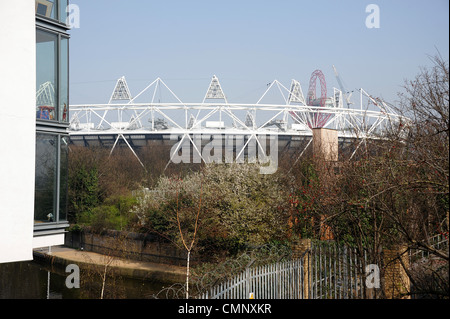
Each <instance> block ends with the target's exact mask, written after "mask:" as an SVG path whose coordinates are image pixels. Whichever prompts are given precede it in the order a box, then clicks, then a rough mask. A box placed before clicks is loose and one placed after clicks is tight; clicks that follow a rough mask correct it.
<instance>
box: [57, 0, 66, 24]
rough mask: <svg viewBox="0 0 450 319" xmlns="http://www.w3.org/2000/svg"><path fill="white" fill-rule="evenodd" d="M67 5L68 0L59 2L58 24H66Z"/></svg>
mask: <svg viewBox="0 0 450 319" xmlns="http://www.w3.org/2000/svg"><path fill="white" fill-rule="evenodd" d="M67 3H68V0H60V1H59V22H62V23H64V24H66V23H67V21H66V20H67Z"/></svg>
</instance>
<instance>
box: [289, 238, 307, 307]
mask: <svg viewBox="0 0 450 319" xmlns="http://www.w3.org/2000/svg"><path fill="white" fill-rule="evenodd" d="M310 252H311V239H297V240H294V241H293V242H292V258H293V259H298V258H302V257H303V287H302V293H303V299H309V276H310V269H311V253H310Z"/></svg>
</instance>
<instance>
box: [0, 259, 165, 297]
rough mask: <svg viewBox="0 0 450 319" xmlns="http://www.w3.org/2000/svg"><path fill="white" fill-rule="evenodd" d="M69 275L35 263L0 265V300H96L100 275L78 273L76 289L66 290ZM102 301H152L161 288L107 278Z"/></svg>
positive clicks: (99, 287) (144, 282) (84, 272)
mask: <svg viewBox="0 0 450 319" xmlns="http://www.w3.org/2000/svg"><path fill="white" fill-rule="evenodd" d="M69 275H70V273H69V272H68V273H66V272H65V269H59V268H58V267H55V266H52V265H48V264H43V263H40V262H37V261H29V262H18V263H7V264H0V299H99V298H100V296H101V288H102V277H101V276H102V275H101V274H99V273H96V272H94V271H92V270H85V269H80V288H72V289H69V288H68V287H66V278H67V276H69ZM105 283H106V284H105V290H104V298H116V299H147V298H153V295H154V294H157V293H158V292H159V291H160V290H161V289H163V287H164V284H163V283H158V282H149V281H144V280H133V279H128V278H121V277H117V276H115V277H107V279H106V281H105Z"/></svg>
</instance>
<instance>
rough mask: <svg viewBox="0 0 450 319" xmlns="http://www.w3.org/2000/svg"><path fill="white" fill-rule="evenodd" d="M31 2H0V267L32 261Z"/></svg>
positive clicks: (33, 39)
mask: <svg viewBox="0 0 450 319" xmlns="http://www.w3.org/2000/svg"><path fill="white" fill-rule="evenodd" d="M35 95H36V25H35V1H34V0H20V1H17V0H13V1H4V0H1V1H0V140H1V143H0V263H4V262H13V261H24V260H31V259H32V258H33V254H32V246H33V223H34V221H33V218H34V176H35V144H36V139H35V135H36V120H35V119H36V111H35V105H36V102H35Z"/></svg>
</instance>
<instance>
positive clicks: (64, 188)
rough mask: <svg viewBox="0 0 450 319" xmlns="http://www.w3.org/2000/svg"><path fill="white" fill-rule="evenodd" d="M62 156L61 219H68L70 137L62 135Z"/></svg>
mask: <svg viewBox="0 0 450 319" xmlns="http://www.w3.org/2000/svg"><path fill="white" fill-rule="evenodd" d="M60 150H61V151H60V152H61V158H60V169H59V171H60V181H59V182H60V186H59V188H60V192H59V194H60V196H59V221H63V220H64V221H65V220H67V187H68V181H67V179H68V172H69V168H68V158H69V138H68V137H65V136H63V137H61V147H60Z"/></svg>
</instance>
